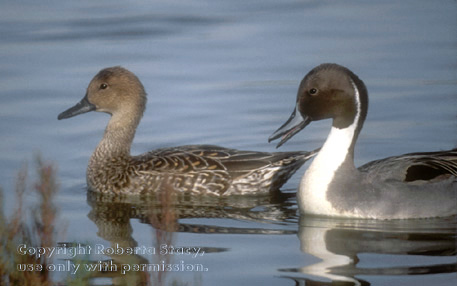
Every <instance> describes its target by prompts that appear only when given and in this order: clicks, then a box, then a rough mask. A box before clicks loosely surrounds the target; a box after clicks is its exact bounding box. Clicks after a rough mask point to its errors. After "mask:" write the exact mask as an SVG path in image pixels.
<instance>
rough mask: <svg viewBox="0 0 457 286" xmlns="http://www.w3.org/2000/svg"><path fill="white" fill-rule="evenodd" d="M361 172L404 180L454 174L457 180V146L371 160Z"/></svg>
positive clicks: (428, 178)
mask: <svg viewBox="0 0 457 286" xmlns="http://www.w3.org/2000/svg"><path fill="white" fill-rule="evenodd" d="M359 170H360V171H361V172H366V173H369V174H370V176H378V177H379V176H380V177H381V178H382V177H384V179H389V178H390V179H398V180H400V181H403V182H414V181H437V180H441V179H449V178H450V177H452V176H454V177H455V180H456V181H457V148H456V149H452V150H447V151H436V152H421V153H409V154H404V155H400V156H394V157H388V158H385V159H382V160H377V161H372V162H369V163H367V164H365V165H363V166H361V167H359Z"/></svg>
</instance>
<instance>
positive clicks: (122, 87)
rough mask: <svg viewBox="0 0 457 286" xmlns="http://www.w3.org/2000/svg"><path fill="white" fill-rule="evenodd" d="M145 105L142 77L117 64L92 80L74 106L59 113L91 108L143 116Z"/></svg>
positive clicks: (66, 114)
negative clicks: (84, 93) (82, 96)
mask: <svg viewBox="0 0 457 286" xmlns="http://www.w3.org/2000/svg"><path fill="white" fill-rule="evenodd" d="M145 106H146V92H145V91H144V87H143V85H142V84H141V82H140V80H139V79H138V78H137V77H136V76H135V75H134V74H133V73H132V72H130V71H128V70H127V69H125V68H122V67H119V66H116V67H110V68H105V69H103V70H101V71H100V72H99V73H98V74H97V75H95V77H94V78H93V79H92V80H91V82H90V83H89V86H88V87H87V91H86V95H85V96H84V98H83V99H82V100H81V101H80V102H78V103H77V104H76V105H75V106H73V107H71V108H69V109H67V110H65V111H64V112H62V113H60V114H59V116H58V117H57V118H58V119H59V120H60V119H65V118H70V117H73V116H76V115H79V114H83V113H86V112H89V111H100V112H106V113H109V114H111V115H116V114H122V115H123V114H125V113H126V112H127V113H131V115H132V116H133V114H135V115H137V116H138V115H139V117H141V115H142V114H143V112H144V109H145Z"/></svg>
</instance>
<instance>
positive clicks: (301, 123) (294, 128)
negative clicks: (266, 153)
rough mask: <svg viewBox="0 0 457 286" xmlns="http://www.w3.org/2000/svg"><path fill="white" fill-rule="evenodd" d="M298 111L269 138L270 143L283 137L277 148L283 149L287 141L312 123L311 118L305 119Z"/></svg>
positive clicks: (295, 110)
mask: <svg viewBox="0 0 457 286" xmlns="http://www.w3.org/2000/svg"><path fill="white" fill-rule="evenodd" d="M297 109H298V107H296V108H295V109H294V111H293V112H292V114H291V115H290V117H289V119H288V120H287V121H286V123H284V124H283V125H282V126H281V127H279V128H278V130H276V131H275V132H274V133H273V134H271V136H270V137H269V138H268V142H271V141H273V140H276V139H278V138H279V137H281V136H282V138H281V141H279V143H278V145H276V148H279V147H281V145H282V144H284V143H286V142H287V140H289V139H290V138H292V137H293V136H294V135H295V134H297V133H298V132H300V130H302V129H303V128H305V127H306V126H307V125H308V124H309V123H310V122H311V118H309V117H308V116H306V117H305V118H304V117H303V116H302V115H301V114H300V111H298V110H297ZM297 113H298V114H297Z"/></svg>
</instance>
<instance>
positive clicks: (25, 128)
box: [0, 0, 457, 285]
mask: <svg viewBox="0 0 457 286" xmlns="http://www.w3.org/2000/svg"><path fill="white" fill-rule="evenodd" d="M0 7H1V9H0V63H1V64H0V96H1V99H2V103H1V105H0V134H1V136H2V138H1V140H0V151H1V152H0V170H1V171H0V176H1V177H0V182H1V186H2V187H3V190H4V201H3V203H4V207H5V211H6V212H7V213H11V212H12V211H13V209H14V201H15V199H14V193H13V191H12V190H13V189H14V176H15V174H16V173H17V171H18V170H19V169H20V167H21V166H22V164H23V163H24V162H25V161H28V162H29V166H30V169H32V167H33V163H32V162H33V157H34V154H36V153H37V152H41V154H42V156H43V157H44V158H45V159H48V160H50V161H52V162H54V163H55V165H56V166H58V178H59V183H60V193H59V195H58V197H57V204H58V206H59V208H60V216H59V219H60V220H61V224H62V225H66V229H67V230H66V235H65V237H62V238H61V240H60V241H72V242H76V243H88V244H90V245H97V244H101V245H104V246H107V247H108V246H110V245H115V244H116V243H118V244H121V245H124V246H127V245H138V246H148V247H156V246H160V242H164V241H165V242H171V243H172V244H170V243H168V244H170V245H174V246H177V247H178V246H179V247H200V248H201V249H202V250H204V251H205V255H203V256H199V257H196V258H192V257H186V256H183V257H182V258H181V257H180V256H178V255H170V256H168V258H167V259H170V260H173V261H175V262H174V263H180V261H184V262H185V263H195V264H202V265H204V267H206V268H207V269H208V271H202V272H198V271H193V272H182V271H181V272H170V273H167V274H166V275H165V277H162V278H161V279H163V280H161V281H162V282H163V283H164V284H165V285H168V284H171V283H172V282H173V281H175V282H176V283H183V284H184V283H190V284H195V285H200V284H203V285H296V283H298V284H299V285H305V284H307V283H311V281H314V282H316V283H323V284H324V285H325V284H330V283H331V282H330V281H334V282H337V281H340V282H341V281H344V282H346V283H348V285H370V284H371V285H418V284H419V285H454V283H455V282H456V281H457V278H456V249H455V229H456V222H455V220H454V219H436V220H425V221H412V222H408V221H406V222H376V221H354V220H347V221H346V220H335V219H325V218H312V217H302V218H300V217H299V216H298V214H297V207H296V200H295V196H294V193H295V191H296V188H297V186H298V182H299V179H300V177H301V175H302V174H303V172H304V170H305V169H304V168H306V166H305V167H304V168H302V169H301V170H300V171H298V173H297V174H296V175H295V176H294V177H292V179H291V180H290V181H289V182H288V183H287V184H286V185H285V186H284V187H283V190H282V191H283V194H281V195H279V196H277V197H273V198H271V197H268V198H243V199H239V198H234V199H231V200H222V201H211V200H210V201H209V202H205V201H203V202H202V201H198V202H195V201H183V202H179V203H178V204H177V206H176V207H175V208H174V212H175V214H176V216H177V217H179V220H178V221H177V222H175V223H176V225H175V227H176V229H173V230H174V231H173V232H171V233H167V235H168V236H164V237H162V236H160V231H158V230H157V229H160V228H161V225H160V221H159V223H158V222H157V221H151V220H150V214H148V211H147V210H148V209H149V207H150V204H148V203H147V202H113V201H112V200H109V199H108V200H104V199H100V198H98V199H97V198H95V199H94V198H92V197H90V196H89V197H88V196H87V195H86V183H85V168H86V165H87V161H88V158H89V156H90V154H91V152H92V151H93V149H94V148H95V146H96V144H97V143H98V141H99V140H100V138H101V136H102V134H103V129H104V127H105V125H106V123H107V120H108V115H106V114H95V113H91V114H86V115H83V116H78V117H76V118H72V119H69V120H65V121H57V114H59V113H60V112H61V111H63V110H65V109H66V108H68V107H70V106H72V105H73V104H75V103H76V102H78V101H79V100H80V99H81V98H82V97H83V96H84V94H85V88H86V86H87V84H88V82H89V81H90V79H91V78H92V76H93V75H95V73H97V72H98V71H99V70H100V69H101V68H103V67H107V66H113V65H122V66H124V67H126V68H128V69H130V70H131V71H133V72H134V73H136V74H137V75H138V76H139V78H140V79H141V80H142V82H143V84H144V86H145V88H146V90H147V92H148V105H147V110H146V113H145V116H144V118H143V120H142V123H141V125H140V126H139V128H138V131H137V136H136V138H135V141H134V144H133V146H132V153H135V154H139V153H142V152H145V151H148V150H151V149H154V148H159V147H166V146H176V145H183V144H217V145H223V146H225V147H231V148H237V149H251V150H259V151H273V150H274V145H273V144H268V143H267V138H268V136H269V135H270V134H271V133H272V132H273V131H274V130H276V129H277V128H278V127H279V126H280V124H282V123H283V122H284V120H286V119H287V118H288V116H289V114H290V112H291V111H292V109H293V106H294V100H295V95H296V90H297V87H298V84H299V82H300V80H301V79H302V77H303V76H304V75H305V74H306V73H307V72H308V71H309V70H310V69H312V68H313V67H314V66H315V65H317V64H320V63H323V62H336V63H339V64H342V65H345V66H347V67H348V68H350V69H351V70H353V71H354V72H355V73H356V74H358V75H359V76H360V77H361V78H362V79H363V80H364V82H365V83H366V85H367V87H368V90H369V93H370V110H369V114H368V118H367V121H366V123H365V126H364V130H363V131H362V134H361V136H360V139H359V142H358V145H357V147H356V164H362V163H365V162H367V161H370V160H374V159H378V158H383V157H386V156H390V155H396V154H402V153H407V152H413V151H431V150H445V149H450V148H454V147H456V146H457V132H456V131H457V124H456V122H457V121H456V119H457V118H456V116H457V112H456V111H457V109H456V107H457V73H456V68H457V64H456V63H457V37H456V35H457V18H456V17H455V15H456V14H457V3H456V2H455V1H451V0H448V1H440V2H439V3H435V2H430V1H401V2H398V1H370V2H366V1H344V2H340V1H289V0H287V1H281V2H278V1H205V0H200V1H187V2H186V3H185V4H183V3H181V2H180V1H152V2H151V1H144V0H137V1H133V2H131V1H130V2H129V3H127V2H123V1H96V2H94V1H77V2H72V3H64V2H55V1H40V3H35V1H21V2H20V3H19V2H17V1H3V2H2V4H0ZM329 124H330V123H329V122H328V121H326V122H325V121H324V122H318V123H314V124H313V125H311V126H309V127H307V128H306V130H304V131H302V132H301V133H300V134H299V135H298V136H295V137H294V138H293V139H292V140H290V142H288V143H287V144H286V145H285V146H283V147H282V148H281V149H282V150H284V151H286V150H303V149H305V150H311V149H314V148H317V147H319V146H320V145H321V144H322V143H323V141H324V140H325V137H326V136H327V132H328V129H329ZM30 176H31V177H33V172H32V171H30ZM32 179H33V178H31V180H32ZM35 199H36V198H35V197H34V196H33V195H30V198H29V200H30V203H32V204H33V202H34V200H35ZM162 205H163V204H160V203H159V204H158V206H157V207H156V208H155V209H158V210H159V212H160V207H161V206H162ZM159 217H160V216H159ZM158 237H159V238H160V239H164V240H160V239H158ZM61 258H62V259H63V258H64V257H61ZM124 258H125V257H112V256H109V255H100V256H97V255H94V257H92V259H93V260H94V261H97V260H104V259H105V260H106V259H114V260H116V259H118V260H119V259H121V260H122V259H124ZM127 258H129V257H127ZM130 258H132V257H130ZM162 258H164V257H162V256H160V255H149V254H143V255H138V256H134V258H133V259H134V260H135V259H136V260H135V261H138V263H140V262H141V261H142V262H144V261H149V262H151V263H153V261H156V260H157V261H159V262H160V261H161V259H162ZM159 262H158V263H159ZM132 273H133V272H132ZM145 273H146V275H152V276H154V275H155V274H156V273H155V274H154V273H151V272H148V271H146V272H145ZM66 274H67V273H64V272H60V273H56V279H57V280H59V279H60V280H62V279H63V277H64V276H65V275H66ZM137 274H138V273H136V274H135V273H133V274H132V275H131V276H128V277H133V278H132V279H139V280H137V281H141V279H140V278H139V277H142V276H141V275H137ZM124 278H125V277H123V279H124ZM151 279H152V278H151ZM154 279H158V278H157V277H155V278H154ZM297 281H298V282H297ZM91 283H93V284H95V285H97V284H109V283H112V279H111V278H96V279H93V280H92V281H91Z"/></svg>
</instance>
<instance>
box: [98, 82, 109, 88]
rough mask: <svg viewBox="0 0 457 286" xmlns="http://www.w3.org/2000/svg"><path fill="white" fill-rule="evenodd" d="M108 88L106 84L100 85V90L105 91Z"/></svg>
mask: <svg viewBox="0 0 457 286" xmlns="http://www.w3.org/2000/svg"><path fill="white" fill-rule="evenodd" d="M107 87H108V85H107V84H106V83H102V84H101V85H100V89H106V88H107Z"/></svg>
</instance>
